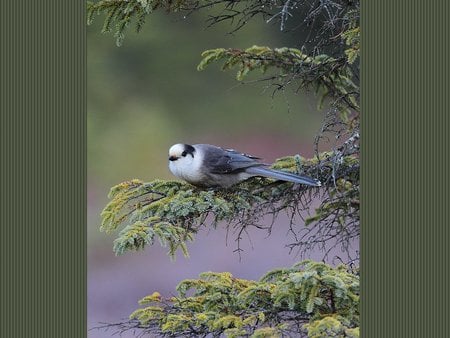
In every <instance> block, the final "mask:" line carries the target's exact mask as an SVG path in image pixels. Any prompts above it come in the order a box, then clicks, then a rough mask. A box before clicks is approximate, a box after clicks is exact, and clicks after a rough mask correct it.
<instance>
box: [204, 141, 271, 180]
mask: <svg viewBox="0 0 450 338" xmlns="http://www.w3.org/2000/svg"><path fill="white" fill-rule="evenodd" d="M201 146H202V148H203V150H204V151H205V157H204V159H203V165H204V166H205V167H206V168H207V169H208V171H209V172H210V173H212V174H232V173H238V172H241V171H244V170H245V169H247V168H250V167H255V166H262V165H263V164H262V163H260V162H258V161H256V160H257V159H258V158H257V157H254V156H251V155H247V154H242V153H239V152H237V151H235V150H232V149H223V148H219V147H215V146H211V145H201Z"/></svg>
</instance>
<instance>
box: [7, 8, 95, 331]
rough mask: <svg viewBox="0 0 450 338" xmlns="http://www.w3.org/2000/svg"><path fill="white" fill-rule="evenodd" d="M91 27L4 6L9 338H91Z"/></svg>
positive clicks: (71, 12)
mask: <svg viewBox="0 0 450 338" xmlns="http://www.w3.org/2000/svg"><path fill="white" fill-rule="evenodd" d="M85 24H86V20H85V1H81V0H72V1H60V0H47V1H23V0H6V1H5V0H3V1H1V2H0V25H1V28H0V34H1V41H0V42H1V45H2V46H1V71H0V78H1V80H0V83H1V85H0V86H1V100H0V107H1V114H0V115H1V117H0V118H1V121H0V128H1V135H0V137H1V145H0V146H1V212H0V219H1V227H0V231H1V234H0V241H1V254H0V256H1V268H2V272H1V296H0V299H1V302H0V303H1V325H0V336H1V337H58V338H61V337H77V338H78V337H85V336H86V332H87V330H86V317H87V316H86V90H85V85H86V39H85Z"/></svg>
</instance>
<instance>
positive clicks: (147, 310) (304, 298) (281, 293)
mask: <svg viewBox="0 0 450 338" xmlns="http://www.w3.org/2000/svg"><path fill="white" fill-rule="evenodd" d="M177 292H178V295H177V296H175V297H171V298H169V299H166V298H164V297H162V296H161V295H160V294H159V293H158V292H155V293H153V294H152V295H149V296H147V297H144V298H143V299H142V300H141V301H140V305H141V307H140V308H139V309H137V310H136V311H134V312H133V313H132V314H131V315H130V321H129V322H127V323H122V324H119V325H117V327H116V329H117V328H120V329H119V330H120V331H121V332H123V331H127V330H129V329H139V330H141V332H142V334H149V335H150V334H152V335H157V336H168V337H201V336H206V335H208V334H209V335H211V336H213V337H219V336H220V335H224V336H225V337H282V336H295V337H299V336H305V337H306V336H307V337H315V338H319V337H359V307H358V303H359V276H358V273H357V271H349V270H348V268H347V267H346V266H344V265H341V266H338V267H337V268H332V267H330V266H329V265H327V264H324V263H318V262H313V261H303V262H300V263H298V264H296V265H294V266H293V267H291V268H285V269H278V270H274V271H270V272H268V273H267V274H266V275H265V276H263V277H262V278H261V279H260V280H258V281H252V280H245V279H239V278H235V277H233V276H232V275H231V274H230V273H228V272H222V273H216V272H205V273H202V274H201V275H200V278H199V279H188V280H184V281H182V282H181V283H180V284H179V285H178V286H177Z"/></svg>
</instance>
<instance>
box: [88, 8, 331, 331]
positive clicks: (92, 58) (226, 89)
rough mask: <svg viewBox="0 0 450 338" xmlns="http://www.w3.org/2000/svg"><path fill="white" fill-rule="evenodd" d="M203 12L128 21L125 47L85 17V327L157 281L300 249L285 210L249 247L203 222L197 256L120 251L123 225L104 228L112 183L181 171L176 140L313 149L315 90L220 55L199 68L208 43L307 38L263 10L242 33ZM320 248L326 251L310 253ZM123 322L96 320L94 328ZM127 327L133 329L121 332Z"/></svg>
mask: <svg viewBox="0 0 450 338" xmlns="http://www.w3.org/2000/svg"><path fill="white" fill-rule="evenodd" d="M205 18H206V14H205V13H203V15H200V14H198V15H195V16H190V17H188V18H186V19H183V18H181V17H176V16H174V15H166V14H164V13H159V12H157V13H155V14H152V15H150V16H149V17H148V19H147V23H146V24H145V26H144V29H143V31H142V32H141V33H139V34H136V33H134V32H133V30H132V29H130V30H129V31H128V33H127V37H126V38H125V41H124V44H123V46H122V47H120V48H119V47H117V46H116V44H115V39H114V37H113V36H112V34H107V35H103V34H101V33H100V31H101V24H102V20H103V18H102V17H99V18H97V19H96V21H95V22H94V24H93V25H92V26H88V56H87V57H88V59H87V61H88V126H87V127H88V220H87V224H88V328H93V327H95V326H98V325H99V323H101V322H109V323H112V322H118V321H120V320H122V319H124V318H127V317H128V315H129V314H130V313H131V312H132V311H133V310H135V309H136V308H137V307H138V304H137V302H138V300H139V299H141V298H143V297H144V296H146V295H148V294H151V293H152V292H154V291H156V290H157V291H159V292H160V293H161V294H162V295H163V296H171V295H173V294H174V292H175V287H176V285H177V284H178V283H179V282H180V281H181V280H182V279H186V278H196V277H197V276H198V274H199V273H200V272H203V271H229V272H231V273H232V274H233V275H235V276H236V277H239V278H248V279H257V278H259V277H261V276H262V275H263V274H264V273H265V272H267V271H268V270H271V269H274V268H277V267H282V266H291V265H292V264H294V263H295V262H296V261H298V260H299V259H300V258H299V257H298V256H296V255H295V254H289V250H288V249H287V248H285V245H286V244H288V243H290V242H291V241H292V240H293V238H292V235H290V234H289V233H288V229H287V220H286V219H284V218H283V217H280V218H279V219H278V220H277V222H276V224H275V226H274V231H273V233H272V234H271V235H270V237H268V236H267V233H265V232H263V231H254V232H252V233H251V241H250V240H247V239H246V240H244V243H243V249H244V250H245V251H244V252H243V253H242V255H241V257H239V255H238V254H237V253H235V252H234V250H235V249H236V243H235V241H234V237H233V236H232V234H231V235H230V236H229V237H228V241H226V238H225V237H226V231H225V226H223V227H222V228H221V229H218V230H211V231H208V230H207V229H205V231H203V232H202V233H200V234H199V235H198V236H197V238H196V240H195V242H193V243H191V244H190V245H189V250H190V258H188V259H186V258H184V257H183V256H182V255H179V256H178V257H177V259H176V261H175V262H173V261H171V260H170V259H169V257H168V255H167V250H166V249H165V248H161V247H160V246H159V244H156V245H155V246H153V247H148V248H147V249H146V250H145V251H142V252H137V253H127V254H125V255H123V256H119V257H116V256H115V255H114V253H113V251H112V246H113V241H114V239H115V235H114V234H113V235H106V234H105V233H100V232H99V226H100V221H101V220H100V212H101V210H102V209H103V207H104V206H105V205H106V203H107V202H108V199H107V194H108V192H109V189H110V188H111V187H112V186H114V185H116V184H118V183H120V182H122V181H125V180H129V179H133V178H138V179H141V180H144V181H150V180H153V179H156V178H161V179H172V178H173V177H172V176H171V174H170V172H169V171H168V168H167V151H168V149H169V147H170V146H171V145H172V144H174V143H179V142H183V143H212V144H216V145H220V146H223V147H227V148H235V149H238V150H240V151H243V152H246V153H250V154H253V155H256V156H259V157H262V158H264V160H265V161H266V162H271V161H274V160H275V159H276V158H279V157H282V156H285V155H294V154H301V155H302V156H305V157H309V156H312V155H313V141H314V136H315V135H316V133H317V131H318V130H319V128H320V124H321V122H322V119H323V113H322V112H318V111H317V110H316V100H315V98H314V97H313V95H312V94H304V93H303V94H299V93H294V92H293V91H284V92H276V93H275V95H272V94H273V88H267V87H266V85H267V84H264V83H253V84H248V85H242V84H239V83H238V82H237V81H236V80H235V76H236V73H235V72H233V71H227V72H222V71H221V70H220V67H221V65H220V64H217V65H212V66H210V67H209V68H207V69H206V70H205V71H202V72H198V71H197V70H196V66H197V64H198V63H199V61H200V59H201V56H200V54H201V52H202V51H204V50H206V49H211V48H218V47H225V48H228V47H234V48H247V47H250V46H252V45H267V46H269V47H282V46H290V47H298V45H299V44H301V41H303V38H302V37H300V36H299V35H298V34H299V32H298V31H296V32H295V33H282V32H280V30H279V26H277V25H272V24H266V23H265V22H264V21H263V20H262V19H261V20H258V19H255V20H254V21H253V22H252V23H251V24H249V25H247V26H245V27H244V28H242V29H241V30H239V31H238V32H236V33H235V34H228V32H230V31H231V30H232V28H233V27H231V26H230V25H228V24H223V25H219V26H214V27H211V28H208V29H205V27H206V24H205ZM311 257H312V258H314V257H316V258H317V257H321V255H320V253H311ZM113 333H114V331H106V332H105V331H101V330H91V331H89V333H88V336H89V337H111V336H112V334H113ZM124 336H126V335H124Z"/></svg>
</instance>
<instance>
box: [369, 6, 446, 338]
mask: <svg viewBox="0 0 450 338" xmlns="http://www.w3.org/2000/svg"><path fill="white" fill-rule="evenodd" d="M449 9H450V6H449V2H448V1H444V0H441V1H432V2H426V1H417V0H416V1H411V0H409V1H404V0H401V1H386V0H381V1H366V0H363V1H362V37H363V38H362V73H361V75H362V107H363V109H362V112H363V114H362V149H361V154H362V171H361V176H362V184H361V187H362V191H361V192H362V196H361V201H362V208H361V216H362V222H361V223H362V234H361V247H362V256H361V257H362V259H361V273H362V283H361V286H362V287H361V288H362V298H361V310H362V325H361V328H362V331H361V333H362V337H383V338H385V337H408V338H409V337H448V336H449V334H450V333H449V332H450V330H449V329H450V325H449V323H450V320H449V318H450V315H449V310H448V309H449V301H450V299H449V291H448V290H449V287H448V285H449V267H450V264H449V262H448V258H449V257H450V250H449V239H450V238H449V230H448V228H449V226H450V222H449V210H450V204H449V198H448V194H449V187H450V185H449V153H450V151H449V144H450V142H449V141H450V140H449V127H450V125H449V117H448V115H449V103H450V102H449V96H450V91H449V85H448V83H449V80H448V78H449V76H450V74H449V62H448V59H449V57H448V55H449V38H448V32H450V27H449V26H450V25H449V20H448V17H449V15H450V11H449Z"/></svg>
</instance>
